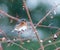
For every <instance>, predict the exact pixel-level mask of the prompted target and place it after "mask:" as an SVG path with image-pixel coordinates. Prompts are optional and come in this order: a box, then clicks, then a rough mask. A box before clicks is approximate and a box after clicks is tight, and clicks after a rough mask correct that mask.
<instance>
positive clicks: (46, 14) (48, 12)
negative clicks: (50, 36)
mask: <svg viewBox="0 0 60 50" xmlns="http://www.w3.org/2000/svg"><path fill="white" fill-rule="evenodd" d="M59 5H60V4H58V5H56V6H55V7H53V8H52V9H51V10H50V11H49V12H48V13H47V14H46V15H45V16H44V17H43V18H42V19H41V20H40V21H39V22H38V23H37V24H36V26H35V27H37V26H38V25H39V24H41V23H42V22H43V21H44V20H45V19H46V17H47V16H48V15H49V14H50V13H51V12H52V11H53V10H55V9H56V8H57V7H58V6H59Z"/></svg>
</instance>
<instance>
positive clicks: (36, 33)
mask: <svg viewBox="0 0 60 50" xmlns="http://www.w3.org/2000/svg"><path fill="white" fill-rule="evenodd" d="M23 4H24V7H25V10H26V12H27V15H28V18H29V21H30V23H31V26H32V28H33V30H34V32H35V35H36V37H37V39H38V42H39V44H40V46H41V48H42V50H44V47H43V44H42V43H40V37H39V35H38V32H37V30H36V28H35V27H34V24H33V22H32V20H31V16H30V13H29V10H28V8H27V6H26V3H25V0H23Z"/></svg>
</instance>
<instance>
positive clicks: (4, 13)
mask: <svg viewBox="0 0 60 50" xmlns="http://www.w3.org/2000/svg"><path fill="white" fill-rule="evenodd" d="M0 13H1V14H3V15H5V16H7V17H9V18H11V19H14V20H16V21H19V20H20V19H18V18H16V17H13V16H11V15H9V14H7V13H6V12H4V11H2V10H0Z"/></svg>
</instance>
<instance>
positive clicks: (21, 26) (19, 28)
mask: <svg viewBox="0 0 60 50" xmlns="http://www.w3.org/2000/svg"><path fill="white" fill-rule="evenodd" d="M27 28H28V27H27V22H26V21H25V20H22V21H21V22H20V23H19V24H18V25H16V27H15V28H14V30H15V31H20V32H21V31H25V30H27ZM14 30H13V31H14Z"/></svg>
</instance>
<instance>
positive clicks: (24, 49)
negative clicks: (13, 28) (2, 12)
mask: <svg viewBox="0 0 60 50" xmlns="http://www.w3.org/2000/svg"><path fill="white" fill-rule="evenodd" d="M2 32H3V34H4V35H5V36H6V38H7V39H8V40H10V38H9V37H8V36H7V35H6V33H5V32H4V31H2ZM8 40H7V41H6V42H8ZM10 42H12V43H13V44H15V45H17V46H19V47H20V48H22V49H23V50H28V49H26V48H24V47H23V46H22V45H19V44H17V43H15V42H14V41H12V40H10Z"/></svg>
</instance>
